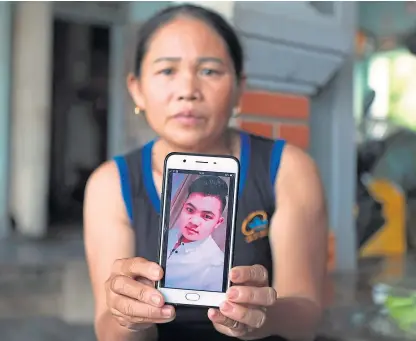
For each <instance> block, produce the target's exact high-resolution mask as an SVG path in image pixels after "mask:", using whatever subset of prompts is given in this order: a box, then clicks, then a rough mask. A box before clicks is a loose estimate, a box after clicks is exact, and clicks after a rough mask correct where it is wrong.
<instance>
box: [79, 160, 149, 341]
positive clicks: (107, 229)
mask: <svg viewBox="0 0 416 341" xmlns="http://www.w3.org/2000/svg"><path fill="white" fill-rule="evenodd" d="M134 237H135V236H134V232H133V230H132V229H131V227H130V224H129V221H128V217H127V212H126V210H125V206H124V202H123V198H122V195H121V190H120V177H119V174H118V170H117V167H116V165H115V163H114V162H107V163H105V164H103V165H102V166H101V167H99V168H98V169H97V170H96V171H95V172H94V173H93V174H92V175H91V177H90V179H89V181H88V183H87V187H86V192H85V204H84V240H85V248H86V255H87V262H88V266H89V272H90V277H91V283H92V288H93V293H94V298H95V330H96V334H97V338H98V340H99V341H130V340H131V341H139V340H146V341H147V340H156V339H157V330H156V327H155V326H153V327H151V328H149V329H147V330H144V331H140V332H134V331H131V330H129V329H127V328H124V327H122V326H120V325H119V324H118V323H117V321H116V320H115V319H114V317H113V316H111V314H110V312H109V310H108V307H107V301H106V291H105V282H106V281H107V279H108V278H109V277H110V275H111V268H112V266H113V263H114V262H115V261H116V260H117V259H124V258H132V257H134V255H135V248H134Z"/></svg>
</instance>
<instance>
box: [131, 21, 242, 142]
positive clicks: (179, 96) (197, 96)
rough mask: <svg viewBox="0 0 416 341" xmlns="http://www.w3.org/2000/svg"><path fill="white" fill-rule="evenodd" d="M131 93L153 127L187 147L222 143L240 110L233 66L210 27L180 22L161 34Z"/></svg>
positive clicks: (171, 23)
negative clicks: (221, 137) (233, 115)
mask: <svg viewBox="0 0 416 341" xmlns="http://www.w3.org/2000/svg"><path fill="white" fill-rule="evenodd" d="M128 85H129V90H130V93H131V95H132V97H133V100H134V101H135V103H136V105H137V106H138V107H140V108H141V109H143V110H145V112H146V119H147V121H148V123H149V125H150V126H151V128H152V129H153V130H154V131H155V132H156V133H157V134H158V135H159V136H160V137H162V138H164V139H165V140H167V141H168V142H170V143H173V144H174V145H176V146H179V147H183V148H197V147H198V145H201V144H205V143H207V142H210V141H212V140H213V139H217V138H218V137H219V135H220V134H221V133H222V132H223V131H224V129H225V128H226V126H227V125H228V121H229V118H230V114H231V112H232V109H233V107H234V106H237V105H238V100H239V95H240V89H239V88H238V86H237V80H236V76H235V71H234V66H233V62H232V60H231V58H230V56H229V54H228V51H227V47H226V45H225V42H224V41H223V40H222V38H221V37H220V36H219V35H218V34H217V33H216V32H215V31H214V30H213V29H212V28H211V27H210V26H208V25H207V24H205V23H204V22H202V21H199V20H196V19H192V18H186V17H184V18H177V19H175V20H173V21H172V22H170V23H168V24H166V25H165V26H162V27H161V28H160V29H159V30H158V31H156V32H155V34H154V35H153V38H152V39H151V41H150V44H149V46H148V50H147V53H146V55H145V57H144V59H143V62H142V68H141V76H140V78H139V79H136V78H134V77H130V78H129V81H128Z"/></svg>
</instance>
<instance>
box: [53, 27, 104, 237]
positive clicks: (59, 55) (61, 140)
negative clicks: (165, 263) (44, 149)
mask: <svg viewBox="0 0 416 341" xmlns="http://www.w3.org/2000/svg"><path fill="white" fill-rule="evenodd" d="M109 55H110V27H109V26H98V25H91V24H85V23H77V22H71V21H65V20H61V19H56V20H55V21H54V41H53V80H52V86H53V88H52V124H51V139H52V141H51V142H52V143H51V165H50V184H49V226H51V227H50V229H49V231H48V233H52V234H54V233H55V232H58V231H57V230H59V232H61V230H62V229H64V228H74V227H75V228H76V229H81V226H82V206H83V201H84V189H85V185H86V182H87V179H88V177H89V176H90V174H91V173H92V172H93V170H94V169H95V168H97V167H98V166H99V165H100V164H101V163H103V162H104V161H105V160H106V159H107V124H108V105H107V104H108V86H109V84H108V83H109V58H110V57H109Z"/></svg>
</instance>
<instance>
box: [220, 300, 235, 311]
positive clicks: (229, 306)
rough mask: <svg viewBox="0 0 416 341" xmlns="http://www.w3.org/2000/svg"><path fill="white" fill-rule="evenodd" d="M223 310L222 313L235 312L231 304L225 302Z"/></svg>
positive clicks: (222, 306)
mask: <svg viewBox="0 0 416 341" xmlns="http://www.w3.org/2000/svg"><path fill="white" fill-rule="evenodd" d="M221 310H222V311H225V312H230V311H232V310H233V307H232V306H231V304H229V303H227V302H224V303H223V304H222V305H221Z"/></svg>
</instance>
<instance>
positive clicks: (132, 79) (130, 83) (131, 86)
mask: <svg viewBox="0 0 416 341" xmlns="http://www.w3.org/2000/svg"><path fill="white" fill-rule="evenodd" d="M126 81H127V89H128V91H129V93H130V96H131V98H132V99H133V102H134V104H135V105H136V106H137V107H139V108H140V109H141V110H145V107H144V98H143V93H142V90H141V84H140V80H139V79H138V78H137V77H136V76H135V75H134V74H133V73H129V74H128V76H127V80H126Z"/></svg>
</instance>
